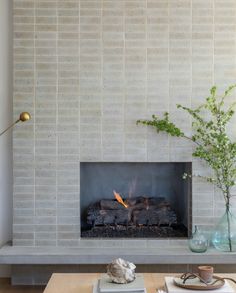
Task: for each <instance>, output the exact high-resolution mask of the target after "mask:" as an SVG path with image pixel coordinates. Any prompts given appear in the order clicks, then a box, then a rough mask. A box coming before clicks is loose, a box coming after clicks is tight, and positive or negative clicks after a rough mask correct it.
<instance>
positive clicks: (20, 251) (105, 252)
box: [0, 245, 236, 265]
mask: <svg viewBox="0 0 236 293" xmlns="http://www.w3.org/2000/svg"><path fill="white" fill-rule="evenodd" d="M116 257H122V258H125V259H129V261H132V262H134V263H136V264H199V263H201V264H235V263H236V253H234V252H233V253H224V252H219V251H216V250H215V249H211V248H210V249H209V250H208V251H207V252H206V253H193V252H191V251H189V250H188V248H186V247H176V248H175V247H169V248H160V247H158V248H137V249H136V248H59V247H58V248H42V247H41V248H40V247H38V248H36V247H16V246H10V245H6V246H3V247H2V248H1V249H0V264H71V265H72V264H106V263H109V262H110V261H111V260H112V259H114V258H116Z"/></svg>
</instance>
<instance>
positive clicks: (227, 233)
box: [212, 205, 236, 252]
mask: <svg viewBox="0 0 236 293" xmlns="http://www.w3.org/2000/svg"><path fill="white" fill-rule="evenodd" d="M212 244H213V245H214V247H215V248H216V249H218V250H220V251H228V252H232V251H236V217H235V216H234V215H233V214H232V211H231V209H230V207H229V205H226V209H225V213H224V215H223V217H222V218H221V219H220V221H219V222H218V224H217V225H216V227H215V229H214V231H213V236H212Z"/></svg>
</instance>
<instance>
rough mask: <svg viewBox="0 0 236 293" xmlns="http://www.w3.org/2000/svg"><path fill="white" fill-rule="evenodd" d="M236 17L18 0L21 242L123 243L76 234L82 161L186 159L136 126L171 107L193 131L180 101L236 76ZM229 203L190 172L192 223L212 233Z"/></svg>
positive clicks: (168, 1)
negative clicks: (27, 115) (24, 117)
mask: <svg viewBox="0 0 236 293" xmlns="http://www.w3.org/2000/svg"><path fill="white" fill-rule="evenodd" d="M235 19H236V2H235V1H234V0H207V1H205V0H120V1H115V0H91V1H90V0H77V1H75V0H74V1H73V0H71V1H67V0H58V1H56V0H50V1H46V0H45V1H41V0H28V1H27V0H14V115H15V117H17V116H18V113H19V112H20V111H23V110H27V111H29V112H31V113H32V116H33V119H32V120H31V121H30V122H29V123H28V124H26V125H24V127H17V128H15V130H14V182H15V183H14V225H13V230H14V231H13V232H14V234H13V242H14V245H23V246H79V245H86V246H87V245H91V246H96V245H98V246H100V245H108V244H109V245H108V246H111V245H112V246H113V245H116V241H117V240H115V241H113V240H111V241H106V242H105V241H104V242H100V243H99V242H98V241H97V240H96V241H93V240H91V241H87V242H83V243H82V244H81V242H80V241H79V230H80V227H79V199H80V195H79V190H80V188H79V162H80V161H111V162H112V161H140V162H152V161H157V162H158V161H172V162H173V161H191V160H192V158H191V145H190V144H189V143H188V142H184V141H180V140H178V139H175V138H174V139H170V138H168V137H167V136H166V135H164V134H160V135H157V134H156V133H155V131H153V130H151V129H146V128H144V127H142V126H136V124H135V122H136V120H137V119H139V118H148V117H150V115H151V114H153V113H156V114H160V115H162V114H163V113H164V112H165V111H170V115H171V118H172V119H173V120H174V121H175V122H176V123H178V125H179V126H181V127H182V128H183V129H184V130H185V131H186V133H190V132H191V121H190V119H189V117H188V116H187V115H186V114H183V113H182V112H181V111H179V110H177V109H176V107H175V105H176V103H182V104H184V105H187V106H191V105H192V106H196V105H198V104H199V103H201V102H202V101H203V99H204V98H205V97H206V96H207V95H208V91H209V89H210V87H211V86H212V85H213V84H216V85H217V86H218V87H219V88H220V90H223V89H224V88H225V87H226V86H228V85H230V84H232V83H235V73H236V43H235V42H236V37H235V36H236V34H235V33H236V21H235ZM233 99H235V96H234V97H232V98H230V100H231V101H232V100H233ZM232 125H233V124H232ZM231 131H232V132H234V133H235V131H234V129H233V128H232V130H231ZM193 166H194V170H195V171H203V172H205V171H206V168H205V167H204V166H203V164H201V163H200V162H196V161H194V162H193ZM222 209H223V207H222V201H221V197H220V196H219V195H218V194H217V193H216V194H215V195H214V189H213V187H212V186H209V185H207V184H205V183H203V182H199V181H198V180H196V179H194V181H193V223H194V224H199V225H202V226H203V228H204V229H205V230H206V231H210V230H211V229H212V225H214V223H215V221H216V218H217V217H218V216H219V215H221V213H222V211H223V210H222ZM121 242H122V244H121V245H123V244H124V246H129V242H128V240H127V241H121ZM135 243H137V245H138V243H140V245H141V246H142V245H144V246H146V245H149V244H148V243H149V242H147V241H145V240H142V241H141V240H140V241H139V240H136V242H135ZM166 243H168V244H173V242H172V241H166Z"/></svg>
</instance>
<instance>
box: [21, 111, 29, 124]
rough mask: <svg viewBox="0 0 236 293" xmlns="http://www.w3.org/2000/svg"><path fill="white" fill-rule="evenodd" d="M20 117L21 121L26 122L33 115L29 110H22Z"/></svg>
mask: <svg viewBox="0 0 236 293" xmlns="http://www.w3.org/2000/svg"><path fill="white" fill-rule="evenodd" d="M19 119H20V121H22V122H25V121H28V120H30V119H31V115H30V113H28V112H22V113H21V114H20V118H19Z"/></svg>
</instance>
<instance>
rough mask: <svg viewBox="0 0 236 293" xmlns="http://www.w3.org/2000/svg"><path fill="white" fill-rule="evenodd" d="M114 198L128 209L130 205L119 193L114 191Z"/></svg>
mask: <svg viewBox="0 0 236 293" xmlns="http://www.w3.org/2000/svg"><path fill="white" fill-rule="evenodd" d="M113 193H114V196H115V198H116V200H117V201H118V202H119V203H120V204H122V205H123V206H124V207H125V208H128V205H127V204H125V203H124V201H123V199H122V197H121V196H120V195H119V193H117V192H116V191H115V190H113Z"/></svg>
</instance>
